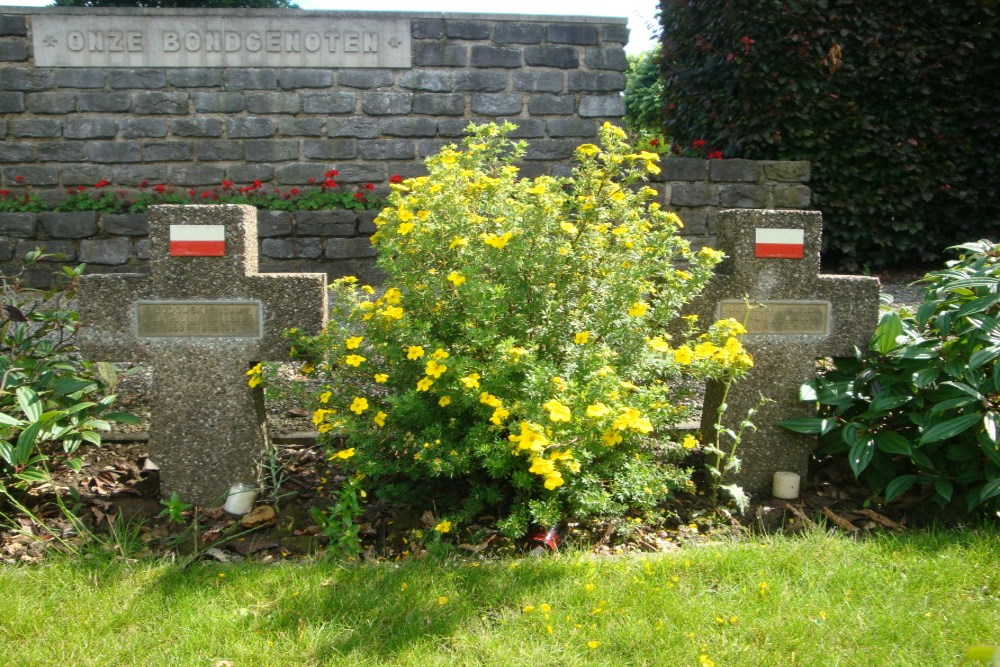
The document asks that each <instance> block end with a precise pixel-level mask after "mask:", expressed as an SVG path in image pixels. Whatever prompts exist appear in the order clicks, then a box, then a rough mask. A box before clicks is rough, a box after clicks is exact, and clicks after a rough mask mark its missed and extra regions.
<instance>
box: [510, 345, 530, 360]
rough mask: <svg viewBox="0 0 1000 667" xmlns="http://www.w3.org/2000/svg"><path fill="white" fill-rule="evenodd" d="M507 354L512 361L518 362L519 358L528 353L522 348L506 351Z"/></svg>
mask: <svg viewBox="0 0 1000 667" xmlns="http://www.w3.org/2000/svg"><path fill="white" fill-rule="evenodd" d="M507 354H509V355H510V356H511V358H512V359H513V360H514V361H520V360H521V357H523V356H524V355H526V354H528V351H527V350H526V349H524V348H523V347H512V348H510V349H509V350H507Z"/></svg>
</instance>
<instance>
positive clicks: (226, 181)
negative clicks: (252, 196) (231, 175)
mask: <svg viewBox="0 0 1000 667" xmlns="http://www.w3.org/2000/svg"><path fill="white" fill-rule="evenodd" d="M231 187H233V182H232V181H230V180H229V179H223V180H222V189H223V190H228V189H229V188H231Z"/></svg>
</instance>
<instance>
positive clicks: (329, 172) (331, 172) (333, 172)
mask: <svg viewBox="0 0 1000 667" xmlns="http://www.w3.org/2000/svg"><path fill="white" fill-rule="evenodd" d="M339 175H340V172H339V171H337V170H336V169H328V170H327V172H326V173H325V174H323V176H325V177H327V178H333V177H335V176H339Z"/></svg>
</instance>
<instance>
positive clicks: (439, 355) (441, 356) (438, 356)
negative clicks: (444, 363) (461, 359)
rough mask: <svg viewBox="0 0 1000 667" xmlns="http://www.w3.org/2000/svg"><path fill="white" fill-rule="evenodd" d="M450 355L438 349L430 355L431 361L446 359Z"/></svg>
mask: <svg viewBox="0 0 1000 667" xmlns="http://www.w3.org/2000/svg"><path fill="white" fill-rule="evenodd" d="M450 356H451V355H450V354H448V353H447V352H445V351H444V350H442V349H441V348H440V347H439V348H438V349H436V350H434V352H433V353H432V354H431V359H447V358H448V357H450Z"/></svg>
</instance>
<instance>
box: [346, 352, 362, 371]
mask: <svg viewBox="0 0 1000 667" xmlns="http://www.w3.org/2000/svg"><path fill="white" fill-rule="evenodd" d="M344 363H345V364H347V365H348V366H354V367H355V368H357V367H358V366H360V365H361V364H363V363H365V358H364V357H362V356H361V355H360V354H349V355H347V356H346V357H344Z"/></svg>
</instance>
